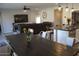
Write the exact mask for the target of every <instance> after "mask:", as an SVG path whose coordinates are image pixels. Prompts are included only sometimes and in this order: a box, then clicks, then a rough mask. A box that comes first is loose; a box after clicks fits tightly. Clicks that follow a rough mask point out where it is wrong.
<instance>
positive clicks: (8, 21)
mask: <svg viewBox="0 0 79 59" xmlns="http://www.w3.org/2000/svg"><path fill="white" fill-rule="evenodd" d="M61 6H62V7H63V18H62V22H63V23H65V24H67V21H66V20H67V18H71V16H72V14H71V11H70V10H69V11H68V12H65V7H66V5H61ZM57 7H58V6H52V7H47V8H42V9H40V10H39V11H31V12H28V13H24V12H22V10H3V11H2V12H1V13H2V14H1V16H2V26H3V28H2V29H3V33H8V32H12V28H13V26H12V23H13V22H14V17H13V15H15V14H28V15H29V22H35V18H36V17H37V16H40V17H41V22H45V21H49V22H52V23H53V22H54V20H55V19H54V9H55V8H57ZM71 7H72V6H71V4H70V5H69V8H70V9H71ZM74 7H75V10H79V8H78V5H75V6H74ZM43 11H45V12H46V13H47V17H46V18H43V17H42V13H43ZM65 16H66V18H65ZM71 20H72V19H71Z"/></svg>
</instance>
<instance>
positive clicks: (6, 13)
mask: <svg viewBox="0 0 79 59" xmlns="http://www.w3.org/2000/svg"><path fill="white" fill-rule="evenodd" d="M15 14H28V19H29V20H28V21H29V22H32V21H33V22H34V20H35V14H34V13H33V12H26V13H24V12H23V11H22V10H3V11H2V14H1V16H2V27H3V28H2V30H3V33H9V32H13V30H12V29H13V25H12V24H13V23H14V15H15Z"/></svg>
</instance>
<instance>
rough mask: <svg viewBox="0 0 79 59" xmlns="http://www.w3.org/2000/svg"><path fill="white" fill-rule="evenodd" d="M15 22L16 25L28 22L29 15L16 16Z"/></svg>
mask: <svg viewBox="0 0 79 59" xmlns="http://www.w3.org/2000/svg"><path fill="white" fill-rule="evenodd" d="M14 21H15V23H22V22H28V15H26V14H17V15H14Z"/></svg>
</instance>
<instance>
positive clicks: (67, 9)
mask: <svg viewBox="0 0 79 59" xmlns="http://www.w3.org/2000/svg"><path fill="white" fill-rule="evenodd" d="M65 10H66V12H68V11H69V8H68V4H67V5H66V9H65Z"/></svg>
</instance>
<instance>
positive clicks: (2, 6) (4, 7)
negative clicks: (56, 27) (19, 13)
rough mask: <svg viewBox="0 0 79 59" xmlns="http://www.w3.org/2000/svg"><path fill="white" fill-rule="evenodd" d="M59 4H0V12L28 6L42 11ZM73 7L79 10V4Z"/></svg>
mask: <svg viewBox="0 0 79 59" xmlns="http://www.w3.org/2000/svg"><path fill="white" fill-rule="evenodd" d="M57 5H58V3H0V10H7V9H23V7H24V6H27V7H28V8H31V9H35V8H37V9H40V8H46V7H53V6H57ZM60 5H61V6H63V5H65V6H66V5H68V6H70V5H71V6H72V3H69V4H67V3H60ZM73 6H74V7H75V8H77V7H78V8H79V3H74V4H73Z"/></svg>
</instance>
